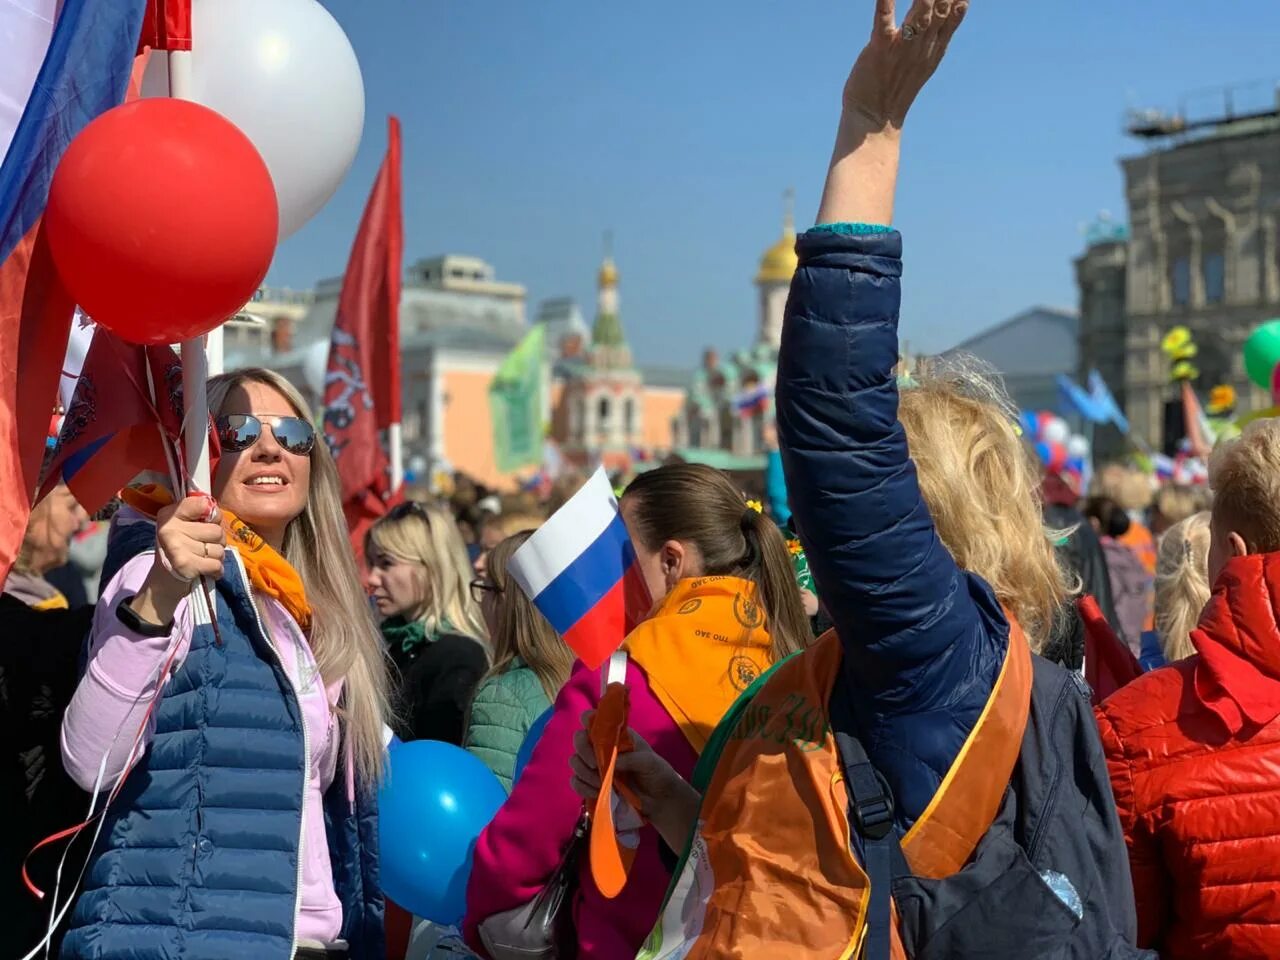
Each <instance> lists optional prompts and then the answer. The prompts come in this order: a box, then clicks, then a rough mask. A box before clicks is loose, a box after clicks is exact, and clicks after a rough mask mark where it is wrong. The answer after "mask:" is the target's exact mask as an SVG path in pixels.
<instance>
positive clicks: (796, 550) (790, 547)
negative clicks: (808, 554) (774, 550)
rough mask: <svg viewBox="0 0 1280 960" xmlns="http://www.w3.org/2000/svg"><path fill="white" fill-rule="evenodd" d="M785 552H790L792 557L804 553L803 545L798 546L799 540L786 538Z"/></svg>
mask: <svg viewBox="0 0 1280 960" xmlns="http://www.w3.org/2000/svg"><path fill="white" fill-rule="evenodd" d="M787 553H789V554H791V555H792V556H793V557H798V556H800V554H802V553H804V547H802V546H800V541H799V540H788V541H787Z"/></svg>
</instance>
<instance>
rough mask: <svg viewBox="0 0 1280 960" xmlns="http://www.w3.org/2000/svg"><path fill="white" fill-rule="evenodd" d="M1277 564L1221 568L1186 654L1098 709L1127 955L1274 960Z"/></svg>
mask: <svg viewBox="0 0 1280 960" xmlns="http://www.w3.org/2000/svg"><path fill="white" fill-rule="evenodd" d="M1278 614H1280V554H1274V553H1273V554H1265V555H1255V556H1248V557H1239V558H1237V559H1235V560H1232V561H1231V562H1230V563H1229V564H1227V566H1226V568H1225V569H1224V570H1223V572H1222V575H1221V576H1220V577H1219V578H1218V582H1217V584H1216V586H1215V588H1214V593H1213V598H1212V599H1211V600H1210V601H1209V605H1208V606H1207V607H1206V608H1205V612H1204V615H1203V616H1202V617H1201V619H1200V625H1199V627H1198V629H1197V630H1196V631H1195V632H1194V633H1192V635H1191V636H1192V642H1193V643H1194V644H1195V646H1196V649H1197V650H1198V651H1199V656H1195V657H1191V658H1189V659H1187V660H1183V661H1180V662H1179V663H1175V664H1173V665H1172V666H1169V667H1165V668H1163V669H1160V670H1156V671H1154V672H1152V673H1148V674H1146V675H1145V676H1143V677H1140V678H1139V679H1137V680H1135V681H1134V682H1132V683H1130V684H1129V685H1128V686H1126V687H1124V688H1123V689H1122V690H1120V691H1119V692H1117V693H1116V694H1115V695H1114V696H1112V697H1111V698H1109V699H1108V700H1107V701H1106V702H1105V703H1103V704H1102V706H1101V707H1099V708H1098V724H1099V726H1100V728H1101V731H1102V743H1103V746H1104V747H1105V749H1106V753H1107V763H1108V766H1109V768H1110V772H1111V782H1112V786H1113V787H1114V788H1115V794H1116V804H1117V806H1118V807H1119V810H1120V819H1121V822H1122V823H1123V825H1124V831H1125V837H1126V839H1127V841H1128V844H1129V860H1130V864H1131V866H1132V869H1133V885H1134V893H1135V896H1136V899H1137V905H1138V945H1139V946H1143V947H1154V948H1156V949H1157V950H1159V951H1160V955H1161V956H1162V957H1165V958H1166V960H1167V958H1173V960H1179V958H1184V957H1186V958H1191V957H1195V958H1198V960H1210V958H1214V957H1223V958H1226V957H1230V958H1232V960H1241V958H1248V957H1257V958H1276V957H1280V626H1277V616H1278Z"/></svg>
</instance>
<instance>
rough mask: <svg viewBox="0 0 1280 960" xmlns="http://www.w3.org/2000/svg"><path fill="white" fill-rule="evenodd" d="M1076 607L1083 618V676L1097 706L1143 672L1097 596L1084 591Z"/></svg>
mask: <svg viewBox="0 0 1280 960" xmlns="http://www.w3.org/2000/svg"><path fill="white" fill-rule="evenodd" d="M1076 609H1077V610H1079V611H1080V619H1081V620H1082V621H1083V622H1084V678H1085V680H1086V681H1087V682H1088V684H1089V686H1090V687H1092V688H1093V705H1094V706H1095V707H1096V706H1097V705H1098V704H1100V703H1101V702H1102V701H1103V700H1105V699H1107V697H1109V696H1111V695H1112V694H1113V693H1115V692H1116V691H1117V690H1119V689H1120V688H1121V687H1123V686H1124V685H1125V684H1126V683H1128V682H1129V681H1130V680H1136V679H1137V678H1138V677H1140V676H1142V667H1141V666H1139V664H1138V661H1137V659H1136V658H1135V657H1134V655H1133V651H1131V650H1130V649H1129V646H1128V644H1126V643H1125V642H1124V641H1123V640H1121V639H1120V638H1119V637H1117V636H1116V632H1115V631H1114V630H1112V629H1111V624H1109V623H1107V618H1106V617H1104V616H1103V615H1102V610H1101V609H1099V607H1098V601H1097V600H1094V599H1093V597H1091V596H1089V595H1088V594H1085V595H1084V596H1083V597H1081V598H1080V599H1079V600H1077V601H1076Z"/></svg>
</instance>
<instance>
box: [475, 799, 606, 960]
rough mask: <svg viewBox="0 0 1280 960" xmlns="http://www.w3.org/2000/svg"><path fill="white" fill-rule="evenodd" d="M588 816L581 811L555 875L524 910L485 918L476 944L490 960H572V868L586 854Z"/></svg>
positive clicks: (574, 950) (575, 871) (575, 949)
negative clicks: (478, 941) (479, 943)
mask: <svg viewBox="0 0 1280 960" xmlns="http://www.w3.org/2000/svg"><path fill="white" fill-rule="evenodd" d="M590 828H591V815H590V814H589V813H588V812H587V811H586V809H585V808H584V809H583V811H582V815H581V816H580V817H579V818H578V823H577V825H576V826H575V827H574V828H573V837H572V838H571V839H570V840H569V843H568V845H567V846H566V847H565V851H564V855H563V856H562V857H561V858H560V864H559V866H557V867H556V870H555V873H553V874H552V875H551V878H550V879H549V880H547V882H546V884H545V885H544V886H543V888H542V890H540V891H539V892H538V895H537V896H536V897H534V898H533V899H532V900H530V901H529V902H528V903H526V904H522V905H521V906H518V907H513V908H512V909H510V910H504V911H503V912H502V913H495V914H494V915H493V916H491V917H486V918H485V919H484V920H483V921H482V922H481V924H480V931H479V932H480V940H481V942H482V943H483V944H484V947H485V950H486V951H488V953H489V956H491V957H492V958H493V960H574V958H576V957H577V955H578V936H577V931H576V930H575V929H574V924H573V895H574V893H576V892H577V889H578V864H579V862H580V860H581V857H582V851H583V850H584V849H585V848H586V844H587V836H588V835H589V833H590Z"/></svg>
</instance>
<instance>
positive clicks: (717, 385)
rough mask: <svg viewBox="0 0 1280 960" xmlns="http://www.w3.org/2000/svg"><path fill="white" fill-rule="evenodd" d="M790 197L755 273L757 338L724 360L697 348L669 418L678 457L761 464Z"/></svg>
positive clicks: (726, 466)
mask: <svg viewBox="0 0 1280 960" xmlns="http://www.w3.org/2000/svg"><path fill="white" fill-rule="evenodd" d="M793 206H794V197H793V194H792V192H791V191H787V195H786V212H785V214H784V216H783V223H782V236H781V237H779V238H778V240H777V242H776V243H774V244H773V245H772V246H771V247H769V248H768V249H767V250H765V252H764V254H763V256H761V258H760V267H759V269H758V270H757V271H756V275H755V285H756V290H757V292H758V301H757V302H758V304H759V318H758V322H757V329H756V340H755V343H753V344H752V345H751V346H749V347H746V348H745V349H742V350H739V351H737V352H736V353H734V354H733V356H732V357H730V358H729V359H728V360H724V361H722V360H721V358H720V355H719V353H718V352H717V351H715V350H713V349H708V350H706V351H704V352H703V355H702V364H701V366H700V367H699V368H698V369H697V370H696V371H695V372H694V374H693V379H692V382H691V383H690V386H689V391H688V394H687V395H686V398H685V403H684V405H683V407H682V408H681V410H680V412H679V414H678V415H677V416H676V418H675V421H674V423H673V424H672V435H673V444H672V445H673V448H674V451H675V453H676V454H677V455H678V456H680V457H681V458H682V459H684V460H688V461H690V462H694V463H706V464H708V465H710V466H714V467H719V468H720V469H723V470H744V471H747V470H759V469H763V467H764V452H765V437H766V433H767V432H768V431H767V430H766V427H768V426H770V425H771V424H772V422H773V387H774V381H775V379H776V377H777V370H778V347H779V346H780V345H781V343H782V316H783V311H784V310H785V308H786V305H787V293H788V291H790V289H791V278H792V276H794V275H795V272H796V267H797V266H798V265H799V258H798V257H797V256H796V249H795V247H796V228H795V214H794V211H793Z"/></svg>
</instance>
